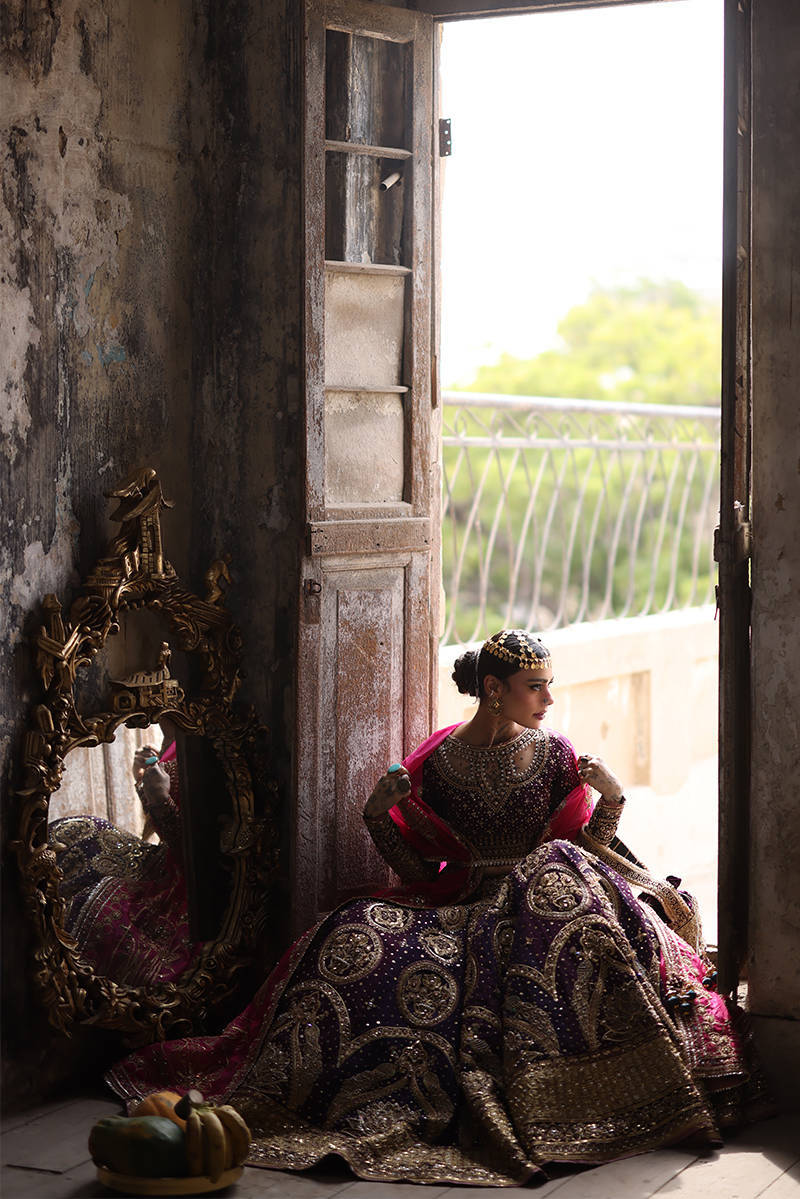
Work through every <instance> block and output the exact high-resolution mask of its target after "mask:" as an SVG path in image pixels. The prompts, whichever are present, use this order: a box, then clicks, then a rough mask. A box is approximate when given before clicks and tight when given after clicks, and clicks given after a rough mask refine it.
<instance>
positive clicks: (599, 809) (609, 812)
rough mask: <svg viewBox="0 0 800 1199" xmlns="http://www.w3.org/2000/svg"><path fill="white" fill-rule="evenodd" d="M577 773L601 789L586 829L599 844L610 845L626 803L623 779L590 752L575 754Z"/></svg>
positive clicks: (584, 781) (596, 788) (584, 780)
mask: <svg viewBox="0 0 800 1199" xmlns="http://www.w3.org/2000/svg"><path fill="white" fill-rule="evenodd" d="M578 775H579V777H580V780H581V782H583V783H588V784H589V786H590V787H594V789H595V790H596V791H599V792H600V798H599V799H598V801H597V803H596V804H595V805H594V811H593V812H592V815H591V816H590V818H589V823H588V824H587V825H586V829H585V831H586V832H587V833H588V834H589V836H590V837H591V838H592V840H594V841H596V842H597V844H598V845H609V844H610V843H611V841H612V840H613V838H614V835H615V834H616V831H617V826H618V825H619V818H620V816H621V815H622V809H623V807H624V805H625V796H624V795H623V793H622V783H621V782H620V781H619V779H618V778H617V776H616V775H615V774H614V773H613V772H612V771H611V770H610V769H609V768H608V766H606V764H605V762H604V761H603V759H602V758H597V757H595V756H594V755H593V754H581V756H580V757H579V758H578Z"/></svg>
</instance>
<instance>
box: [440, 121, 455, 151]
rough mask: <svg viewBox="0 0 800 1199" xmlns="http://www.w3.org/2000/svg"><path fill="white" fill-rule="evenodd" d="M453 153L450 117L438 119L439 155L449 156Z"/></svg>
mask: <svg viewBox="0 0 800 1199" xmlns="http://www.w3.org/2000/svg"><path fill="white" fill-rule="evenodd" d="M452 153H453V130H452V122H451V120H450V117H440V119H439V157H440V158H449V157H450V155H451V154H452Z"/></svg>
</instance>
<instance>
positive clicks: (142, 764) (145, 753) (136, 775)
mask: <svg viewBox="0 0 800 1199" xmlns="http://www.w3.org/2000/svg"><path fill="white" fill-rule="evenodd" d="M148 759H149V761H148ZM153 759H155V761H156V762H157V761H158V750H157V749H154V748H153V746H152V745H142V746H141V747H140V748H139V749H137V751H136V753H135V754H134V755H133V781H134V782H135V783H136V785H137V786H138V785H139V783H141V781H142V779H143V777H144V772H145V770H147V767H148V765H150V766H153V765H154V764H155V763H154V761H153Z"/></svg>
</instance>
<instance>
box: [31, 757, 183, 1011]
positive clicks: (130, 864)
mask: <svg viewBox="0 0 800 1199" xmlns="http://www.w3.org/2000/svg"><path fill="white" fill-rule="evenodd" d="M177 767H178V762H177V756H176V747H175V741H174V739H172V738H168V737H165V739H164V747H163V750H162V753H161V754H160V755H159V753H158V751H157V750H155V749H154V748H153V747H152V746H149V745H146V746H142V748H141V749H139V750H137V751H136V754H135V755H134V760H133V777H134V782H135V786H136V791H137V793H138V795H139V799H140V800H141V803H142V807H143V808H144V812H145V826H144V830H143V834H142V837H137V836H136V835H135V834H134V833H130V832H127V831H126V830H124V829H120V828H117V827H116V826H115V825H113V824H110V823H109V822H108V821H107V820H102V819H100V818H99V817H96V816H66V817H64V818H63V819H61V820H55V821H53V823H52V825H51V826H50V828H49V829H48V838H49V840H50V842H51V844H52V846H53V848H54V849H55V850H56V853H57V856H58V865H59V868H60V869H61V872H62V880H61V882H60V887H59V889H60V894H61V897H62V899H63V900H64V901H65V905H66V908H65V919H64V927H65V929H66V931H67V932H68V933H69V934H70V935H71V936H72V937H73V938H74V939H75V942H76V949H77V952H78V954H79V955H80V957H81V958H82V959H83V960H84V961H86V962H88V963H89V964H90V965H91V966H92V968H93V970H94V971H95V973H96V974H99V975H103V976H105V977H107V978H110V979H112V980H113V981H114V982H115V983H117V984H120V985H123V984H124V985H127V986H135V987H138V986H146V985H148V984H153V983H165V982H172V981H174V980H175V979H176V978H178V977H179V976H180V975H181V974H183V972H184V971H185V970H186V968H187V966H188V965H189V964H190V962H191V961H192V959H193V957H194V955H195V951H196V946H195V945H193V943H192V941H191V940H190V936H189V917H188V909H187V899H186V882H185V878H184V871H183V844H182V833H181V817H180V808H179V801H178V770H177ZM152 833H157V834H158V837H159V843H158V844H151V843H149V842H148V840H147V838H148V837H149V836H150V835H151V834H152Z"/></svg>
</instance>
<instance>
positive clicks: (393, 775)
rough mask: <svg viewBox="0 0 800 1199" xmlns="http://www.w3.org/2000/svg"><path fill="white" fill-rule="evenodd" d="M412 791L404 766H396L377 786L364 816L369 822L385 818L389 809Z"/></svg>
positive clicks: (379, 780) (366, 804) (368, 801)
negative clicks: (378, 817) (385, 813)
mask: <svg viewBox="0 0 800 1199" xmlns="http://www.w3.org/2000/svg"><path fill="white" fill-rule="evenodd" d="M410 790H411V777H410V775H409V773H408V771H407V770H406V768H405V767H404V766H395V767H394V769H392V770H387V771H386V774H384V775H383V776H382V777H381V778H379V779H378V781H377V783H376V784H375V789H374V790H373V792H372V794H371V795H370V797H369V799H368V800H367V802H366V803H365V805H364V816H365V817H366V819H367V820H370V819H374V818H375V817H376V816H383V814H384V812H388V811H389V808H393V807H394V805H395V804H396V803H397V801H398V800H399V799H402V798H403V796H405V795H408V793H409V791H410Z"/></svg>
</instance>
